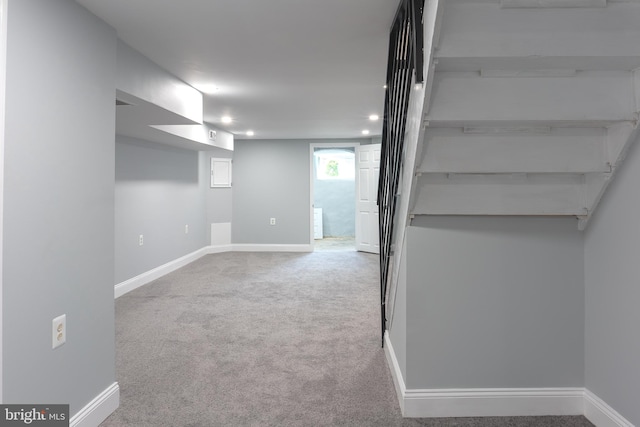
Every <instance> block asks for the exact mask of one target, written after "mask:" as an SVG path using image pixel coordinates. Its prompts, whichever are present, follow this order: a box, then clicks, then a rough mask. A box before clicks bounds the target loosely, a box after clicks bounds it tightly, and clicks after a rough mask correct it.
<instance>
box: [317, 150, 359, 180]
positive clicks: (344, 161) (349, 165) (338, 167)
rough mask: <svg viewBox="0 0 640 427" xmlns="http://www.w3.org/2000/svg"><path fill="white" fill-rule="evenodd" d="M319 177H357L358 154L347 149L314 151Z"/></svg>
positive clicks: (346, 178) (350, 178)
mask: <svg viewBox="0 0 640 427" xmlns="http://www.w3.org/2000/svg"><path fill="white" fill-rule="evenodd" d="M313 156H314V158H315V166H316V178H317V179H323V180H324V179H343V180H355V179H356V160H355V158H356V156H355V153H354V152H352V151H347V150H336V149H331V150H317V151H316V152H314V153H313Z"/></svg>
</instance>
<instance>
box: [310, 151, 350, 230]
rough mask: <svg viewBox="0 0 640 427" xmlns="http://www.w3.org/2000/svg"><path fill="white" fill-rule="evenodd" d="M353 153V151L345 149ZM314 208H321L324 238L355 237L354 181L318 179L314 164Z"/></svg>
mask: <svg viewBox="0 0 640 427" xmlns="http://www.w3.org/2000/svg"><path fill="white" fill-rule="evenodd" d="M345 151H350V152H352V153H355V151H354V149H353V148H351V149H348V148H347V149H345ZM313 177H314V181H313V196H314V206H315V207H316V208H322V229H323V234H324V236H325V237H327V236H331V237H345V236H355V235H356V202H355V200H356V181H355V179H352V180H342V179H341V180H325V179H318V177H317V175H316V173H315V162H314V174H313Z"/></svg>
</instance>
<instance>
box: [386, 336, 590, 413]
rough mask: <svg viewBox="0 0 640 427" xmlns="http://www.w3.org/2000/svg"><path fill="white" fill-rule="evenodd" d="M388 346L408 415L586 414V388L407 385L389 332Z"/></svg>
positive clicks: (399, 398) (392, 371) (395, 380)
mask: <svg viewBox="0 0 640 427" xmlns="http://www.w3.org/2000/svg"><path fill="white" fill-rule="evenodd" d="M385 348H386V355H387V362H388V363H389V368H390V369H391V375H392V377H393V381H394V384H395V386H396V392H397V393H398V401H399V403H400V409H401V411H402V415H403V416H404V417H407V418H436V417H490V416H492V417H503V416H504V417H506V416H527V415H529V416H533V415H583V414H584V388H500V389H407V388H406V385H405V382H404V379H403V377H402V373H401V371H400V366H399V364H398V361H397V359H396V356H395V351H394V349H393V345H392V344H391V340H390V339H389V335H388V333H386V334H385Z"/></svg>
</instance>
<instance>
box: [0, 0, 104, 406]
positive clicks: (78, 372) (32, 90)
mask: <svg viewBox="0 0 640 427" xmlns="http://www.w3.org/2000/svg"><path fill="white" fill-rule="evenodd" d="M8 7H9V14H8V19H9V22H8V38H7V43H8V46H7V49H8V51H7V91H6V127H5V181H4V188H3V196H4V209H5V210H4V240H3V249H4V259H3V264H4V274H3V294H4V295H3V311H4V322H3V325H4V330H3V350H4V354H3V358H4V359H3V366H2V368H3V373H4V378H3V392H4V403H36V402H48V403H69V404H70V405H71V414H72V415H73V414H74V413H76V412H77V411H78V410H79V409H81V408H82V407H84V406H85V405H86V404H87V403H88V402H89V401H91V400H92V399H93V398H95V397H96V396H97V395H98V394H100V393H101V392H103V391H104V390H105V389H106V388H107V387H109V386H110V385H111V384H112V383H113V382H114V381H115V380H116V378H115V356H114V307H113V283H114V273H113V270H114V259H113V257H114V246H113V233H114V219H113V209H114V195H113V185H114V128H115V112H114V93H115V72H116V71H115V66H116V64H115V57H116V33H115V31H114V30H113V29H111V28H110V27H108V26H107V25H106V24H104V23H103V22H101V21H100V20H98V19H97V18H95V17H94V16H93V15H91V14H89V13H88V12H87V11H86V10H85V9H83V8H82V7H80V6H79V5H78V4H77V3H75V2H74V1H71V0H9V5H8ZM61 314H66V315H67V343H66V344H65V345H63V346H62V347H59V348H58V349H56V350H52V349H51V340H52V337H51V322H52V319H53V318H54V317H57V316H58V315H61ZM8 326H10V327H8Z"/></svg>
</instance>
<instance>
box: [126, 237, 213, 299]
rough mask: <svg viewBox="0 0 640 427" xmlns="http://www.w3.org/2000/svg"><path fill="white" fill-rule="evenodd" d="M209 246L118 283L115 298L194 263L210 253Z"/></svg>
mask: <svg viewBox="0 0 640 427" xmlns="http://www.w3.org/2000/svg"><path fill="white" fill-rule="evenodd" d="M209 253H210V252H209V247H208V246H207V247H204V248H202V249H198V250H197V251H195V252H192V253H190V254H187V255H185V256H182V257H180V258H178V259H175V260H173V261H169V262H168V263H166V264H163V265H161V266H160V267H156V268H154V269H152V270H149V271H146V272H144V273H142V274H139V275H137V276H135V277H132V278H131V279H129V280H125V281H124V282H121V283H118V284H117V285H116V286H115V290H114V294H115V298H118V297H121V296H122V295H124V294H126V293H127V292H131V291H132V290H134V289H137V288H139V287H140V286H144V285H146V284H147V283H149V282H152V281H154V280H156V279H159V278H160V277H162V276H164V275H166V274H169V273H171V272H172V271H175V270H177V269H179V268H181V267H184V266H185V265H187V264H189V263H192V262H193V261H195V260H197V259H199V258H201V257H203V256H204V255H207V254H209Z"/></svg>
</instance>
